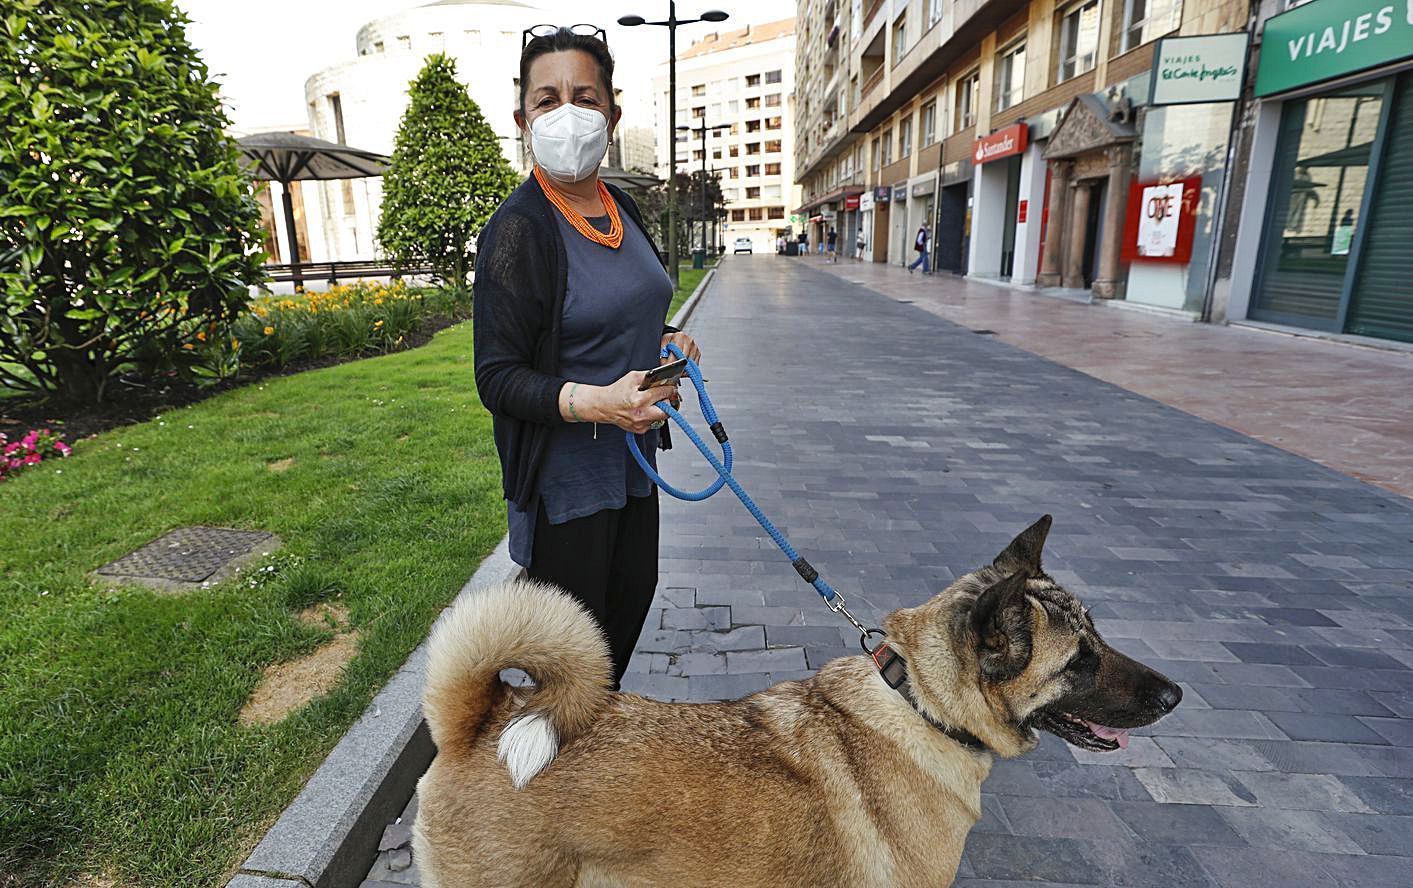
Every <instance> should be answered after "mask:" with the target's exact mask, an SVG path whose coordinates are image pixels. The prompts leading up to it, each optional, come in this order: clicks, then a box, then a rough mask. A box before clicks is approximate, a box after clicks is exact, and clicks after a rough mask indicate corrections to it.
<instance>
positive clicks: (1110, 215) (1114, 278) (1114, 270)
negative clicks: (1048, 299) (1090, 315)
mask: <svg viewBox="0 0 1413 888" xmlns="http://www.w3.org/2000/svg"><path fill="white" fill-rule="evenodd" d="M1108 153H1109V187H1108V189H1107V196H1106V197H1105V198H1104V200H1105V205H1104V219H1103V225H1102V229H1103V230H1102V231H1101V232H1100V234H1099V238H1100V240H1099V268H1098V269H1096V270H1095V275H1094V295H1095V296H1097V297H1099V298H1100V299H1122V298H1123V295H1124V285H1125V283H1126V282H1127V276H1126V275H1125V274H1124V269H1123V264H1122V263H1121V262H1120V260H1119V256H1120V251H1121V250H1122V248H1123V239H1124V217H1125V215H1127V212H1126V211H1127V210H1128V179H1129V174H1128V162H1129V146H1128V145H1115V146H1114V147H1112V148H1110V149H1109V152H1108Z"/></svg>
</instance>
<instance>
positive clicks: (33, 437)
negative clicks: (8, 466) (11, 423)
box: [20, 429, 39, 450]
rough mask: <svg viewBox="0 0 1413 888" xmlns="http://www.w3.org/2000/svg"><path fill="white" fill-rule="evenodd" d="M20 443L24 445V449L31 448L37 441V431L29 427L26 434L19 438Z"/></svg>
mask: <svg viewBox="0 0 1413 888" xmlns="http://www.w3.org/2000/svg"><path fill="white" fill-rule="evenodd" d="M20 443H21V444H23V445H24V447H25V449H26V450H33V449H34V445H35V444H37V443H39V432H37V431H35V430H33V429H31V430H30V433H29V434H28V435H25V436H24V437H23V438H21V439H20Z"/></svg>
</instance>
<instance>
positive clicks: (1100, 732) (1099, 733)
mask: <svg viewBox="0 0 1413 888" xmlns="http://www.w3.org/2000/svg"><path fill="white" fill-rule="evenodd" d="M1085 724H1086V725H1087V726H1088V727H1089V730H1091V731H1093V732H1094V736H1096V737H1100V738H1103V739H1105V740H1113V741H1114V742H1115V743H1117V744H1119V749H1128V729H1127V728H1109V727H1105V726H1104V725H1096V724H1095V723H1094V722H1092V721H1087V722H1085Z"/></svg>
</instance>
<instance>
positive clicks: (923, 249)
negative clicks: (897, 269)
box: [908, 222, 932, 274]
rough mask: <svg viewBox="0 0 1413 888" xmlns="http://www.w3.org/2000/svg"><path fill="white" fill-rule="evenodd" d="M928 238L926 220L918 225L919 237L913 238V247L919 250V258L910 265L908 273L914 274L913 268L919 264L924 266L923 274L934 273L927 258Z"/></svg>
mask: <svg viewBox="0 0 1413 888" xmlns="http://www.w3.org/2000/svg"><path fill="white" fill-rule="evenodd" d="M928 240H930V238H929V237H928V235H927V223H926V222H924V223H923V224H921V225H919V226H918V227H917V237H915V238H913V249H914V250H916V251H917V258H916V259H914V260H913V264H912V265H909V266H908V274H912V273H913V269H915V268H917V267H918V266H919V265H921V266H922V273H923V274H932V266H931V264H930V263H929V260H928V258H927V253H928V249H927V247H928Z"/></svg>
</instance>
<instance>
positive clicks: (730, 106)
mask: <svg viewBox="0 0 1413 888" xmlns="http://www.w3.org/2000/svg"><path fill="white" fill-rule="evenodd" d="M726 113H727V114H740V113H741V103H740V102H739V101H737V100H736V99H732V100H731V101H729V102H727V103H726Z"/></svg>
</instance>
